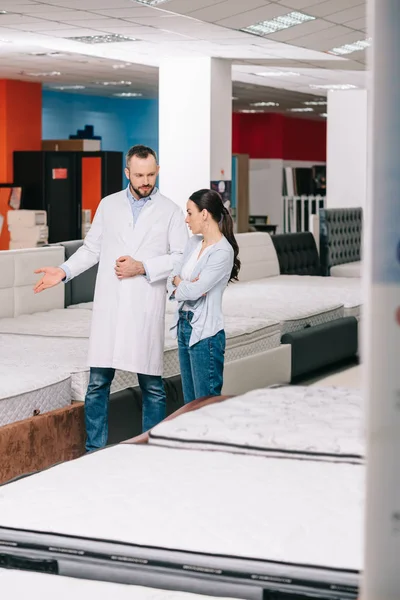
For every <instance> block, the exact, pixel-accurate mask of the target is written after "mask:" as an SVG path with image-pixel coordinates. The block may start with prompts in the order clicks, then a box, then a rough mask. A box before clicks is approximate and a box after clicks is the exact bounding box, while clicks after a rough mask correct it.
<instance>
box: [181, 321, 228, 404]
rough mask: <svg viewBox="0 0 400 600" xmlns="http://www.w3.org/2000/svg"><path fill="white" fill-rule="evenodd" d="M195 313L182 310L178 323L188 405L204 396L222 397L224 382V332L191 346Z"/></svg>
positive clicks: (184, 387)
mask: <svg viewBox="0 0 400 600" xmlns="http://www.w3.org/2000/svg"><path fill="white" fill-rule="evenodd" d="M192 318H193V313H192V312H190V311H180V313H179V322H178V347H179V362H180V367H181V378H182V387H183V397H184V401H185V404H187V403H188V402H192V400H195V399H196V398H203V397H204V396H220V395H221V390H222V384H223V372H224V354H225V331H224V330H223V329H221V331H219V332H218V333H217V334H216V335H214V336H212V337H209V338H206V339H204V340H200V342H197V344H194V345H193V346H191V347H189V340H190V336H191V333H192V326H191V324H190V323H191V320H192Z"/></svg>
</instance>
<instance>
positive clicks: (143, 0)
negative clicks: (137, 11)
mask: <svg viewBox="0 0 400 600" xmlns="http://www.w3.org/2000/svg"><path fill="white" fill-rule="evenodd" d="M133 1H134V2H138V3H139V4H147V6H157V5H158V4H163V3H164V2H169V0H133Z"/></svg>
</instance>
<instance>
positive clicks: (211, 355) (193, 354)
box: [169, 190, 240, 404]
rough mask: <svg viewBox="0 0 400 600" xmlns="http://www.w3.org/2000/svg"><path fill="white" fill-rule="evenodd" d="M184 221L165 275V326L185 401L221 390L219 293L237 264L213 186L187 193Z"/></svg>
mask: <svg viewBox="0 0 400 600" xmlns="http://www.w3.org/2000/svg"><path fill="white" fill-rule="evenodd" d="M186 223H187V224H188V226H189V229H190V230H191V231H192V233H193V234H194V235H193V237H192V238H190V239H189V241H188V242H187V245H186V248H185V251H184V253H183V256H182V259H181V261H180V262H179V264H178V265H176V266H175V269H174V271H173V273H172V275H171V276H170V278H169V294H170V298H171V299H174V300H176V301H177V302H178V307H177V310H176V313H175V321H174V324H173V326H172V327H171V330H172V331H173V334H174V337H176V336H177V337H178V347H179V362H180V367H181V377H182V386H183V395H184V400H185V404H186V403H188V402H191V401H192V400H195V399H196V398H202V397H204V396H219V395H220V394H221V390H222V383H223V370H224V353H225V331H224V320H223V316H222V295H223V293H224V291H225V288H226V286H227V284H228V283H229V281H232V280H237V279H238V274H239V270H240V260H239V258H238V253H239V248H238V245H237V242H236V240H235V236H234V235H233V222H232V218H231V216H230V214H229V211H228V209H227V208H225V206H224V204H223V202H222V199H221V196H220V195H219V194H218V192H215V191H213V190H199V191H198V192H195V193H194V194H192V195H191V196H190V199H189V201H188V203H187V216H186Z"/></svg>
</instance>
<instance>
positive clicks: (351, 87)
mask: <svg viewBox="0 0 400 600" xmlns="http://www.w3.org/2000/svg"><path fill="white" fill-rule="evenodd" d="M310 88H312V89H313V90H355V89H356V88H357V86H356V85H352V84H351V83H332V84H326V85H310Z"/></svg>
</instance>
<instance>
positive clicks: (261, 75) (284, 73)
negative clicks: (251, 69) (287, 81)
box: [253, 71, 300, 77]
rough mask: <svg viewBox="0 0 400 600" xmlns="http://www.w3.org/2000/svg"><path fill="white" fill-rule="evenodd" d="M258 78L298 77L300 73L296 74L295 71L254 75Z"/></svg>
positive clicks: (267, 72)
mask: <svg viewBox="0 0 400 600" xmlns="http://www.w3.org/2000/svg"><path fill="white" fill-rule="evenodd" d="M253 75H258V77H298V76H299V75H300V73H294V72H293V71H264V72H262V73H253Z"/></svg>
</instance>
